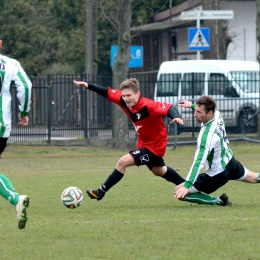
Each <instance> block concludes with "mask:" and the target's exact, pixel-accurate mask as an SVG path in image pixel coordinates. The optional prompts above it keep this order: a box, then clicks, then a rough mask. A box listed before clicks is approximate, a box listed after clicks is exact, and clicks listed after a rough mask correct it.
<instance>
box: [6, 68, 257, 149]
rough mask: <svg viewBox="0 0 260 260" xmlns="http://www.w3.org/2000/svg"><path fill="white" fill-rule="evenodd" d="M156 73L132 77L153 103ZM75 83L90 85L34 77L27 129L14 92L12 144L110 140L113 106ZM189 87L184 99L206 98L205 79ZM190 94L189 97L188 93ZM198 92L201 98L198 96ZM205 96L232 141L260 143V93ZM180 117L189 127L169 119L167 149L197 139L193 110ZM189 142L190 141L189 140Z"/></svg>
mask: <svg viewBox="0 0 260 260" xmlns="http://www.w3.org/2000/svg"><path fill="white" fill-rule="evenodd" d="M156 75H157V72H150V73H140V74H138V73H136V74H131V75H129V76H130V77H136V78H137V79H138V80H139V82H140V87H141V92H142V94H143V96H145V97H148V98H151V99H153V98H154V93H155V86H156ZM74 79H77V80H84V81H86V80H87V79H88V77H87V75H76V76H75V75H62V76H57V75H56V76H55V75H48V76H46V77H31V80H32V83H33V91H32V104H31V111H30V113H29V119H30V123H29V126H28V127H25V128H22V127H19V126H18V123H19V122H18V117H17V114H18V103H17V102H18V101H17V99H16V89H15V88H14V89H12V95H13V103H12V111H13V127H12V134H11V137H10V139H9V142H13V143H14V142H43V143H45V142H50V140H51V139H52V138H61V139H66V138H91V137H100V138H111V137H112V125H111V123H112V118H111V114H112V113H111V109H112V105H111V103H110V102H108V101H107V99H105V98H103V97H101V96H99V95H97V94H96V93H94V92H92V91H87V90H86V89H84V88H78V87H75V86H74V84H73V80H74ZM176 80H178V79H176ZM93 83H95V84H98V85H102V86H105V87H108V86H111V85H112V79H111V78H110V77H98V78H97V80H96V81H95V82H93ZM177 83H178V82H176V81H175V80H174V79H170V80H169V79H166V78H165V79H162V80H161V81H159V82H157V87H158V86H159V88H160V91H161V93H163V92H164V93H166V92H169V90H171V88H172V86H176V84H177ZM185 83H186V85H189V87H186V90H185V91H186V93H185V92H184V94H183V95H182V96H181V97H183V98H185V99H186V98H187V99H189V100H191V101H195V100H196V99H197V98H198V97H199V96H200V95H202V94H205V93H203V92H201V89H202V85H203V84H205V82H204V80H202V79H200V78H190V79H187V80H186V82H185V81H183V84H185ZM213 83H222V82H221V81H220V80H218V79H216V80H215V82H211V83H209V82H207V84H208V85H209V84H212V86H213V85H214V84H213ZM253 83H254V84H253ZM178 84H179V83H178ZM216 85H217V84H216ZM251 85H254V86H256V85H257V86H258V89H257V90H256V91H255V93H256V92H259V81H258V82H256V81H255V82H251ZM183 89H184V88H183ZM209 89H210V88H209ZM171 91H172V90H171ZM189 91H190V94H189V95H188V94H187V93H188V92H189ZM198 91H200V92H198ZM212 91H213V90H212ZM195 93H199V94H198V95H195ZM206 94H209V95H212V96H214V98H215V99H216V101H217V106H218V107H217V108H218V109H219V110H220V111H221V112H222V115H223V117H224V119H225V122H226V128H227V130H228V132H229V134H232V135H233V136H234V138H240V139H241V138H242V139H249V140H256V141H257V140H258V139H259V137H258V113H259V109H258V107H259V102H260V100H259V98H258V94H255V95H250V96H248V97H247V98H244V97H243V98H241V97H239V96H230V94H229V96H228V95H225V93H223V94H219V95H216V94H213V92H209V93H206ZM167 95H168V94H167ZM167 95H164V94H161V97H163V98H164V100H165V101H168V102H172V103H173V101H172V100H171V99H169V100H167V98H168V96H167ZM176 102H177V101H175V104H176ZM233 110H234V111H233ZM232 111H233V112H232ZM180 115H181V116H182V118H183V119H184V122H185V125H186V126H185V127H182V128H175V127H174V125H172V124H170V122H169V121H167V119H165V124H166V126H167V130H168V132H169V135H170V136H172V137H173V138H172V139H170V142H169V145H171V144H173V145H176V144H177V143H181V142H183V139H182V138H184V139H185V137H195V136H196V135H197V133H198V131H199V125H198V124H197V123H196V122H195V121H194V118H193V114H192V111H191V110H186V111H181V110H180ZM129 126H130V127H129V137H130V138H134V137H135V131H134V128H133V127H132V125H131V124H130V123H129ZM186 141H187V142H189V140H186ZM184 142H185V140H184Z"/></svg>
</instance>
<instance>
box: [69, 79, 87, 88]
mask: <svg viewBox="0 0 260 260" xmlns="http://www.w3.org/2000/svg"><path fill="white" fill-rule="evenodd" d="M73 83H74V84H75V85H76V86H82V87H84V88H88V83H87V82H84V81H77V80H73Z"/></svg>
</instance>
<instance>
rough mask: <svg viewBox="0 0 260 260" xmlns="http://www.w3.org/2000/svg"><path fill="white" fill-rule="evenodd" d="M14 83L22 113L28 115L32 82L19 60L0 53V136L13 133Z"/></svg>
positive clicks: (7, 135)
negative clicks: (12, 91)
mask: <svg viewBox="0 0 260 260" xmlns="http://www.w3.org/2000/svg"><path fill="white" fill-rule="evenodd" d="M12 85H14V86H15V87H16V90H17V98H18V100H19V110H20V114H21V115H22V116H26V115H28V112H29V111H30V103H31V90H32V83H31V81H30V79H29V77H28V76H27V74H26V73H25V71H24V70H23V68H22V67H21V65H20V63H19V62H18V61H17V60H14V59H11V58H9V57H7V56H4V55H1V54H0V137H9V136H10V133H11V125H12V118H11V117H12V113H11V101H12V95H11V86H12Z"/></svg>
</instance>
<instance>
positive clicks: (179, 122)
mask: <svg viewBox="0 0 260 260" xmlns="http://www.w3.org/2000/svg"><path fill="white" fill-rule="evenodd" d="M172 122H173V123H177V124H180V125H184V122H183V120H182V119H180V118H174V119H173V120H172Z"/></svg>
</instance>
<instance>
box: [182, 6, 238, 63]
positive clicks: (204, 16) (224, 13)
mask: <svg viewBox="0 0 260 260" xmlns="http://www.w3.org/2000/svg"><path fill="white" fill-rule="evenodd" d="M233 18H234V12H233V10H217V11H216V10H199V9H198V10H197V11H184V12H182V13H181V20H197V30H198V29H199V28H200V20H219V19H224V20H226V19H233ZM208 42H209V41H208ZM189 47H192V46H191V45H190V44H189ZM192 50H194V48H193V49H192ZM199 59H200V51H197V60H199Z"/></svg>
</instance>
